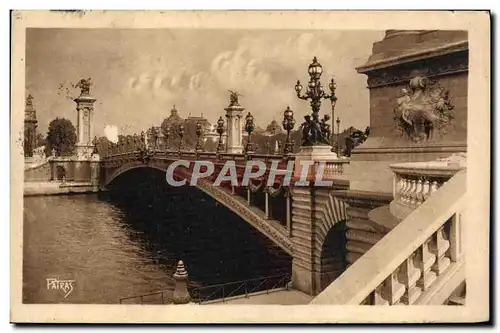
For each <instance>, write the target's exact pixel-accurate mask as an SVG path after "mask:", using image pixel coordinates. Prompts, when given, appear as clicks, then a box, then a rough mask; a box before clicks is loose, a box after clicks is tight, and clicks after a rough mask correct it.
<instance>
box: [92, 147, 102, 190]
mask: <svg viewBox="0 0 500 333" xmlns="http://www.w3.org/2000/svg"><path fill="white" fill-rule="evenodd" d="M99 161H100V157H99V155H98V154H92V159H91V162H90V182H91V183H92V186H94V188H96V189H97V188H98V187H99V183H100V163H99Z"/></svg>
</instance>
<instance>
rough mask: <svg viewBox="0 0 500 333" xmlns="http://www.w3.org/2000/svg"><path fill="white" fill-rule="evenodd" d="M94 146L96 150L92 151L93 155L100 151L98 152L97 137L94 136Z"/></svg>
mask: <svg viewBox="0 0 500 333" xmlns="http://www.w3.org/2000/svg"><path fill="white" fill-rule="evenodd" d="M92 144H93V145H94V148H93V149H92V155H94V154H97V153H98V152H99V151H98V150H97V136H94V140H92Z"/></svg>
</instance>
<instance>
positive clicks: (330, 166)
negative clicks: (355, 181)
mask: <svg viewBox="0 0 500 333" xmlns="http://www.w3.org/2000/svg"><path fill="white" fill-rule="evenodd" d="M346 163H348V161H347V160H343V159H339V160H337V161H327V162H326V165H325V169H324V171H323V177H324V178H325V179H332V178H335V177H337V176H340V175H342V173H343V172H344V164H346Z"/></svg>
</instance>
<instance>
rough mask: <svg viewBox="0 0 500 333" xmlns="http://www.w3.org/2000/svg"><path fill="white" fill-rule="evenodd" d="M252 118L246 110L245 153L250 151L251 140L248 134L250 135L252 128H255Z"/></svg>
mask: <svg viewBox="0 0 500 333" xmlns="http://www.w3.org/2000/svg"><path fill="white" fill-rule="evenodd" d="M253 120H254V118H253V116H252V114H251V113H250V112H248V114H247V116H246V117H245V121H246V122H245V131H246V132H247V133H248V138H247V146H246V148H245V151H246V152H247V153H249V152H251V151H252V142H251V141H250V136H251V135H252V132H253V130H254V129H255V125H254V122H253Z"/></svg>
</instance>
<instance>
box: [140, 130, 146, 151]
mask: <svg viewBox="0 0 500 333" xmlns="http://www.w3.org/2000/svg"><path fill="white" fill-rule="evenodd" d="M145 149H146V135H145V134H144V131H141V148H140V150H145Z"/></svg>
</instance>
